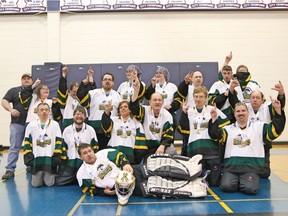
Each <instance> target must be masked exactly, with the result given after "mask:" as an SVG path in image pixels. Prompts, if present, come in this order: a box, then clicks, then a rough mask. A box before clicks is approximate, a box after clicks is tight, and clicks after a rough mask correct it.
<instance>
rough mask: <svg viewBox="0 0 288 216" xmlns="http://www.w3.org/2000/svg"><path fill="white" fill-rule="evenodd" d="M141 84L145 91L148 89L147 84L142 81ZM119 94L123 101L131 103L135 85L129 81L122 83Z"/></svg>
mask: <svg viewBox="0 0 288 216" xmlns="http://www.w3.org/2000/svg"><path fill="white" fill-rule="evenodd" d="M141 83H142V85H143V87H144V89H145V87H146V85H145V83H144V82H142V81H141ZM117 92H118V93H119V94H120V96H121V100H122V101H130V99H131V96H132V95H133V92H134V88H133V83H130V82H129V81H125V82H122V83H121V84H120V86H119V87H118V90H117Z"/></svg>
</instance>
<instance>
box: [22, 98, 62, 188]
mask: <svg viewBox="0 0 288 216" xmlns="http://www.w3.org/2000/svg"><path fill="white" fill-rule="evenodd" d="M49 113H50V107H49V105H48V104H47V103H40V104H39V105H38V106H37V114H38V117H39V119H37V120H35V121H32V122H30V123H29V124H28V126H27V128H26V132H25V140H24V163H25V165H26V166H31V167H32V170H31V172H32V186H33V187H40V186H42V185H44V184H45V185H47V186H52V185H54V182H55V174H56V173H57V169H58V165H60V162H61V153H62V138H61V130H60V126H59V124H58V123H57V122H56V121H54V120H52V119H49Z"/></svg>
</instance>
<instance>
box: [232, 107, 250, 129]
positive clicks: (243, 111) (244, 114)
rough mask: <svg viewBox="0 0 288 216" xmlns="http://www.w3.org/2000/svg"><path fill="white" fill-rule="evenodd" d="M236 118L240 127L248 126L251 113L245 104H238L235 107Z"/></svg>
mask: <svg viewBox="0 0 288 216" xmlns="http://www.w3.org/2000/svg"><path fill="white" fill-rule="evenodd" d="M234 116H235V118H236V121H237V122H238V124H239V125H240V126H246V124H247V122H248V117H249V111H248V108H247V106H246V105H245V104H244V103H237V104H236V105H235V111H234Z"/></svg>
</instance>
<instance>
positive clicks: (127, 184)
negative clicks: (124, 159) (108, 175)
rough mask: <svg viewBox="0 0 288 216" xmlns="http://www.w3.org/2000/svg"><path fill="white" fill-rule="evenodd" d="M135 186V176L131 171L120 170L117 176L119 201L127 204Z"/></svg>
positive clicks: (116, 186)
mask: <svg viewBox="0 0 288 216" xmlns="http://www.w3.org/2000/svg"><path fill="white" fill-rule="evenodd" d="M134 188H135V177H134V175H133V174H132V173H131V172H127V171H124V170H122V171H120V172H119V173H118V175H117V177H116V183H115V189H116V194H117V196H118V203H119V204H120V205H126V204H127V203H128V200H129V197H130V196H131V195H132V193H133V190H134Z"/></svg>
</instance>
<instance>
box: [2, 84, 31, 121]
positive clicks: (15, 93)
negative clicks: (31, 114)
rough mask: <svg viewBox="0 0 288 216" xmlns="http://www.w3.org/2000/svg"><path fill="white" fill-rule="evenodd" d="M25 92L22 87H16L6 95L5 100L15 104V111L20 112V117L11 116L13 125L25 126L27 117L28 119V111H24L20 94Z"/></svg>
mask: <svg viewBox="0 0 288 216" xmlns="http://www.w3.org/2000/svg"><path fill="white" fill-rule="evenodd" d="M22 90H23V87H22V86H18V87H14V88H11V89H9V90H8V92H7V93H6V95H5V96H4V97H3V99H6V100H7V101H9V102H10V103H12V104H13V109H16V110H18V111H19V112H20V116H18V117H13V116H12V115H11V123H17V124H22V125H25V122H26V117H27V110H25V109H24V107H23V105H22V104H21V102H20V98H19V96H20V92H21V91H22Z"/></svg>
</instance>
